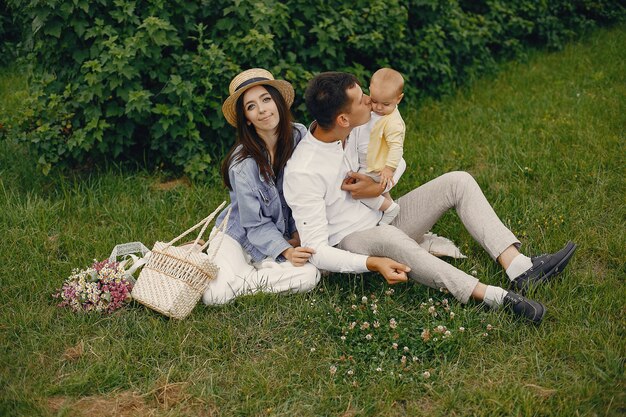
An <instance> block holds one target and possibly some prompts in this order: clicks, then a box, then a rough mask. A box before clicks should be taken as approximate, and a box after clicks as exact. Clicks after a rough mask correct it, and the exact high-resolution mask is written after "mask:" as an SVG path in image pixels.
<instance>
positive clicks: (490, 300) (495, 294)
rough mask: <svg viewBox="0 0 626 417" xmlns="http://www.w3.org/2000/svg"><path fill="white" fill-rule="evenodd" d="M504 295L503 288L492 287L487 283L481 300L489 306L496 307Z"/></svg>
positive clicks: (501, 301) (500, 303) (499, 304)
mask: <svg viewBox="0 0 626 417" xmlns="http://www.w3.org/2000/svg"><path fill="white" fill-rule="evenodd" d="M505 296H506V290H505V289H503V288H500V287H494V286H492V285H487V290H486V291H485V299H484V300H483V301H484V302H485V304H487V305H488V306H489V307H491V308H494V309H497V308H498V307H500V306H501V305H502V303H503V302H504V297H505Z"/></svg>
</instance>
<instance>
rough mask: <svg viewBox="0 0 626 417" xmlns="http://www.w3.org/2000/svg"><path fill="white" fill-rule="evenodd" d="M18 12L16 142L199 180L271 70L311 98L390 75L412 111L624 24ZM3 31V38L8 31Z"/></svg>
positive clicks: (394, 12) (82, 2)
mask: <svg viewBox="0 0 626 417" xmlns="http://www.w3.org/2000/svg"><path fill="white" fill-rule="evenodd" d="M9 4H11V5H12V7H13V9H14V11H15V12H16V13H17V14H19V15H20V16H24V19H25V20H26V21H27V22H28V24H27V29H28V31H29V32H30V35H29V36H30V37H32V43H33V46H32V55H33V60H32V61H33V62H34V69H33V71H34V74H33V78H32V80H31V87H32V89H33V94H32V96H31V99H30V101H29V102H28V103H26V104H27V108H28V110H27V111H26V112H25V115H24V116H25V117H24V118H23V119H22V120H21V121H20V122H19V127H18V129H17V134H18V135H19V137H20V139H21V140H23V141H25V142H28V143H29V144H30V145H32V148H33V149H34V151H35V153H36V154H37V155H38V156H39V164H40V166H41V168H42V169H43V171H44V172H45V173H47V172H48V171H49V170H50V169H51V168H52V167H53V166H58V165H61V166H64V165H72V164H76V163H82V164H85V163H91V162H92V161H96V160H98V159H100V158H103V157H112V158H131V159H138V160H143V161H149V162H150V163H151V164H154V165H155V166H156V165H162V164H165V165H166V166H168V167H172V168H176V169H184V170H185V171H186V172H187V173H188V174H190V175H191V176H199V175H202V174H203V173H206V172H207V170H209V169H210V167H211V164H212V163H213V162H214V161H213V159H214V158H215V157H216V156H218V155H220V154H221V153H222V152H223V149H224V147H225V146H227V145H228V144H229V143H231V142H232V137H233V134H234V132H233V130H232V129H231V128H230V126H228V125H227V124H226V122H225V120H224V119H223V117H222V115H221V103H222V101H223V99H224V98H225V97H226V96H227V93H228V92H227V87H228V83H229V81H230V79H231V78H232V77H233V76H234V75H235V74H237V73H238V72H239V71H241V70H242V69H246V68H250V67H265V68H268V69H269V70H271V71H272V72H273V73H274V74H275V75H276V76H279V77H284V78H286V79H287V80H289V81H291V82H292V83H293V84H294V87H295V88H296V91H297V92H298V94H299V96H298V98H297V100H296V103H295V106H294V110H295V113H296V116H297V117H298V118H300V119H302V118H304V105H303V103H302V100H301V98H300V95H301V94H302V93H303V91H304V88H305V85H306V81H307V80H308V79H309V78H310V77H311V76H312V74H313V73H316V72H319V71H324V70H334V69H340V70H345V71H350V72H353V73H355V74H356V75H357V76H358V77H359V78H360V79H361V80H363V81H364V82H365V81H367V79H368V77H369V75H370V74H371V72H372V71H373V70H375V69H376V68H377V67H380V66H387V65H388V66H393V67H394V68H397V69H399V70H400V71H402V72H403V73H404V74H405V76H406V79H407V81H408V82H407V93H408V96H409V98H413V99H415V98H419V97H423V96H427V95H439V94H442V93H446V92H449V91H451V90H452V89H453V88H455V87H456V86H458V85H461V84H463V83H466V82H467V81H468V80H471V79H472V78H474V77H475V76H476V75H477V74H480V73H484V72H485V71H489V70H490V69H492V68H493V67H494V64H495V62H496V61H497V59H499V58H501V57H512V56H517V55H519V54H520V53H522V51H523V47H524V46H525V45H529V44H530V45H547V46H548V47H550V48H559V47H561V46H562V45H563V42H564V41H565V40H567V39H568V38H571V37H573V36H574V35H575V34H576V33H578V32H580V31H581V30H584V29H586V28H588V27H591V26H594V25H596V24H597V23H607V22H613V21H621V20H624V16H625V12H624V8H623V7H622V6H621V5H619V4H618V3H617V2H612V1H610V0H594V1H591V0H555V1H549V2H548V1H539V2H537V1H535V0H524V1H519V2H509V1H504V0H481V1H474V0H472V1H469V0H447V1H440V0H409V1H408V2H404V1H400V0H371V1H370V0H356V1H353V2H348V3H346V2H341V1H338V0H331V1H327V2H309V1H306V0H288V1H277V0H269V1H265V2H260V1H258V0H200V1H188V0H172V1H164V0H147V1H144V2H137V1H134V0H96V1H88V0H52V1H50V0H45V1H44V0H33V1H31V2H29V3H28V5H19V2H17V0H11V1H10V2H9ZM0 30H1V29H0Z"/></svg>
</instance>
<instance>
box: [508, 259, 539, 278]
mask: <svg viewBox="0 0 626 417" xmlns="http://www.w3.org/2000/svg"><path fill="white" fill-rule="evenodd" d="M531 266H533V261H531V260H530V258H529V257H528V256H526V255H522V254H521V253H520V254H519V255H517V256H516V257H515V258H514V259H513V262H511V265H509V267H508V268H507V269H506V274H507V275H508V276H509V279H510V280H511V281H513V280H514V279H515V278H517V277H518V276H520V275H521V274H523V273H524V272H526V271H527V270H528V269H529V268H530V267H531Z"/></svg>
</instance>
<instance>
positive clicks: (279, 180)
mask: <svg viewBox="0 0 626 417" xmlns="http://www.w3.org/2000/svg"><path fill="white" fill-rule="evenodd" d="M293 127H294V129H293V140H294V146H297V145H298V143H299V142H300V140H301V139H302V138H303V137H304V136H305V135H306V133H307V128H306V127H305V126H304V125H301V124H299V123H294V126H293ZM228 175H229V178H230V184H231V186H232V188H233V189H232V190H230V205H229V206H228V207H226V208H225V209H224V211H222V212H221V213H220V214H219V216H218V217H217V220H216V223H215V224H217V225H219V224H220V223H221V222H222V220H223V219H224V217H225V215H226V212H227V210H228V209H229V207H231V206H232V211H231V214H230V218H229V220H228V225H227V226H226V234H227V235H229V236H230V237H232V238H233V239H235V240H236V241H237V242H239V244H240V245H241V246H242V247H243V248H244V250H245V251H246V252H248V253H249V254H250V256H251V257H252V260H253V261H254V262H257V261H261V260H263V259H265V258H272V259H278V260H284V258H283V257H282V256H281V253H282V252H283V251H284V250H285V249H288V248H290V247H291V245H290V244H289V243H288V242H287V239H291V235H292V234H293V232H295V231H296V225H295V222H294V220H293V217H292V215H291V209H290V208H289V206H288V205H287V203H286V202H285V197H284V196H283V171H281V172H279V173H277V175H276V179H275V180H274V181H272V180H270V182H267V181H266V180H265V178H264V177H263V175H262V174H261V172H260V170H259V166H258V165H257V163H256V162H255V161H254V159H252V158H246V159H244V160H242V161H238V162H236V163H231V165H230V167H229V169H228Z"/></svg>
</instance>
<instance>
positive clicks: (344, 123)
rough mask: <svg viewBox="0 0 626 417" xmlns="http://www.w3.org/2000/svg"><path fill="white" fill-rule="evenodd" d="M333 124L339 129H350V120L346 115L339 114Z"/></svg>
mask: <svg viewBox="0 0 626 417" xmlns="http://www.w3.org/2000/svg"><path fill="white" fill-rule="evenodd" d="M335 122H336V125H337V126H339V127H350V120H349V119H348V115H346V114H345V113H340V114H339V116H337V118H336V119H335Z"/></svg>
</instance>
